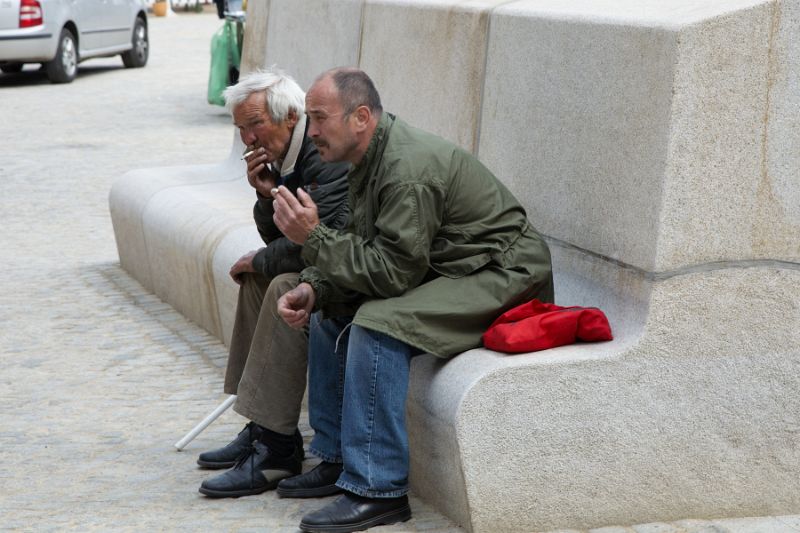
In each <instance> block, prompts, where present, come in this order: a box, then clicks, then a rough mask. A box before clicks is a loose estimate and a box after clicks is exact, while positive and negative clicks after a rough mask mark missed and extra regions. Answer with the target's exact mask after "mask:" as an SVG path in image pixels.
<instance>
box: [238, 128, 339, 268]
mask: <svg viewBox="0 0 800 533" xmlns="http://www.w3.org/2000/svg"><path fill="white" fill-rule="evenodd" d="M348 170H349V165H347V164H344V165H341V164H326V163H324V162H322V161H321V160H320V158H319V154H318V153H317V151H316V147H314V145H313V144H311V143H310V141H308V144H307V145H306V150H305V152H304V159H303V165H302V170H301V171H300V174H301V176H299V177H300V180H298V181H296V182H295V183H296V184H299V183H298V182H302V184H304V185H311V184H312V183H315V184H316V188H314V189H312V190H311V191H310V194H311V198H312V199H313V200H314V202H315V203H316V204H317V210H318V215H319V217H320V221H321V222H322V223H323V224H325V225H326V226H328V227H331V228H343V227H345V225H346V224H347V221H348V217H349V213H350V211H349V208H348V203H347V171H348ZM296 186H297V185H295V187H296ZM256 194H257V196H258V200H257V201H256V204H255V206H254V207H253V218H254V219H255V222H256V227H257V228H258V233H259V234H260V235H261V239H262V240H263V241H264V242H265V243H266V244H267V245H268V246H267V247H266V248H262V249H261V250H259V251H258V253H257V254H256V256H255V257H254V258H253V268H255V270H256V271H257V272H260V273H261V274H263V275H264V276H266V277H268V278H274V277H275V276H277V275H278V274H282V273H285V272H300V271H302V270H303V268H304V267H305V266H306V265H305V262H304V261H303V259H302V257H301V255H300V252H301V249H302V247H301V246H300V245H299V244H295V243H293V242H291V241H290V240H289V239H287V238H286V237H284V236H283V233H281V231H280V230H279V229H278V227H277V226H276V225H275V222H274V221H273V219H272V215H273V214H274V212H275V211H274V209H273V208H272V198H266V197H264V196H261V195H260V194H258V193H256Z"/></svg>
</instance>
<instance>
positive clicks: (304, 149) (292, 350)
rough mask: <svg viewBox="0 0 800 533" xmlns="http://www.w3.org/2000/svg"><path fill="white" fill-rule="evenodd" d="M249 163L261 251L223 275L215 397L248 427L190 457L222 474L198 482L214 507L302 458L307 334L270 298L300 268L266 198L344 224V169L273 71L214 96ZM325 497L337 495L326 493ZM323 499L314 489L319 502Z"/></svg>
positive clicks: (266, 483)
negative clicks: (228, 305) (220, 374)
mask: <svg viewBox="0 0 800 533" xmlns="http://www.w3.org/2000/svg"><path fill="white" fill-rule="evenodd" d="M224 97H225V102H226V107H227V108H228V110H229V111H230V112H231V114H232V115H233V123H234V125H235V126H236V127H237V128H239V134H240V136H241V139H242V141H243V142H244V143H245V145H247V152H250V155H248V156H247V157H246V160H247V180H248V181H249V183H250V185H251V186H252V187H253V188H254V189H255V191H256V197H257V200H256V203H255V206H254V208H253V217H254V219H255V223H256V226H257V228H258V231H259V233H260V234H261V238H262V239H263V240H264V243H265V244H267V246H266V247H264V248H261V249H259V250H253V251H251V252H249V253H247V254H245V255H243V256H242V257H241V258H240V259H239V260H238V261H236V263H235V264H234V265H233V267H231V270H230V275H231V277H232V278H233V279H234V281H236V283H238V284H239V285H240V290H239V301H238V305H237V308H236V319H235V323H234V328H233V337H232V339H231V346H230V355H229V357H228V365H227V369H226V373H225V388H224V390H225V392H226V393H228V394H237V395H238V396H237V399H236V403H235V404H234V407H233V408H234V410H235V411H236V412H237V413H239V414H240V415H242V416H244V417H246V418H248V419H249V420H251V422H250V423H248V424H247V425H246V426H245V428H244V429H243V430H242V431H241V432H240V433H239V435H238V436H237V437H236V438H235V439H233V441H231V442H230V443H229V444H227V445H226V446H224V447H222V448H219V449H217V450H213V451H210V452H206V453H202V454H200V457H199V458H198V460H197V463H198V464H199V465H200V466H202V467H205V468H211V469H222V468H230V467H233V468H231V469H230V470H228V471H227V472H225V473H223V474H221V475H218V476H215V477H213V478H210V479H207V480H206V481H204V482H203V483H202V485H201V486H200V492H201V493H203V494H205V495H207V496H210V497H216V498H222V497H238V496H245V495H250V494H259V493H262V492H264V491H266V490H270V489H273V488H275V487H276V486H277V484H278V482H279V481H280V480H281V479H283V478H285V477H288V476H291V475H295V474H299V473H300V471H301V466H302V465H301V463H302V460H303V458H304V452H303V441H302V438H301V436H300V432H299V431H298V429H297V423H298V419H299V417H300V406H301V402H302V399H303V394H304V392H305V387H306V372H307V346H308V333H307V331H305V330H296V329H292V328H290V327H289V326H287V325H286V324H285V323H284V321H283V320H281V319H280V318H279V317H278V315H277V313H276V303H277V301H278V299H279V298H280V297H281V296H282V295H283V294H284V293H285V292H287V291H289V290H291V289H292V288H294V287H295V286H296V285H297V282H298V276H299V274H298V273H299V272H300V271H301V270H303V268H304V267H305V264H304V262H303V260H302V259H301V257H300V252H301V250H302V247H301V246H300V245H297V244H294V243H292V242H291V241H289V240H288V239H287V238H286V237H285V236H284V235H283V234H282V233H281V231H280V230H279V229H278V228H277V226H276V225H275V223H274V221H273V219H272V217H273V206H272V202H273V200H272V196H271V195H270V189H272V188H274V187H277V186H279V185H283V186H285V187H286V188H288V189H289V190H291V191H292V192H293V193H296V191H297V190H298V189H300V188H302V189H303V190H304V191H306V192H308V194H310V195H311V197H312V198H314V201H315V202H316V203H317V205H318V206H319V208H320V213H321V218H323V219H325V220H326V225H328V226H332V227H344V225H345V224H346V222H347V218H348V214H349V212H348V207H347V179H346V174H347V171H348V166H349V165H347V164H341V163H339V164H332V163H325V162H323V161H321V160H320V157H319V154H318V153H317V148H316V147H315V146H314V144H313V143H312V142H311V140H310V139H309V138H308V136H307V127H308V126H307V123H306V116H305V93H304V92H303V90H302V89H301V88H300V86H299V85H298V84H297V83H296V82H295V81H294V80H293V79H292V78H291V77H289V76H287V75H286V74H284V73H283V72H281V71H279V70H276V69H272V70H269V71H257V72H253V73H251V74H248V75H247V76H243V77H242V78H241V79H240V80H239V82H238V83H237V84H236V85H234V86H231V87H228V88H227V89H226V90H225V92H224ZM330 490H332V491H336V490H338V489H337V488H336V487H335V486H332V487H330ZM324 492H325V490H322V493H324Z"/></svg>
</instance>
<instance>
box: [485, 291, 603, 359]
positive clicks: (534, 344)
mask: <svg viewBox="0 0 800 533" xmlns="http://www.w3.org/2000/svg"><path fill="white" fill-rule="evenodd" d="M482 338H483V345H484V346H486V347H487V348H489V349H491V350H497V351H499V352H509V353H520V352H535V351H538V350H546V349H547V348H555V347H556V346H563V345H565V344H572V343H574V342H575V341H576V340H581V341H610V340H611V339H613V338H614V337H613V336H612V335H611V326H610V325H609V324H608V318H606V315H605V313H603V312H602V311H601V310H600V309H597V308H596V307H577V306H575V307H561V306H560V305H555V304H546V303H543V302H540V301H539V300H531V301H530V302H527V303H524V304H522V305H520V306H517V307H515V308H513V309H510V310H508V311H506V312H505V313H503V314H502V315H500V317H499V318H498V319H497V320H495V321H494V322H493V323H492V325H491V326H489V329H487V330H486V333H484V334H483V337H482Z"/></svg>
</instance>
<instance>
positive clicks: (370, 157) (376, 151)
mask: <svg viewBox="0 0 800 533" xmlns="http://www.w3.org/2000/svg"><path fill="white" fill-rule="evenodd" d="M395 118H396V117H395V116H394V115H392V114H391V113H387V112H386V111H384V112H383V113H381V118H380V119H378V125H377V126H376V127H375V132H374V133H373V134H372V139H370V141H369V146H367V151H366V152H364V157H362V158H361V161H360V162H359V163H358V165H356V166H355V167H353V170H352V171H351V172H350V185H351V186H353V187H355V188H357V189H358V190H360V189H361V188H362V187H363V186H364V184H365V183H366V181H367V177H368V176H369V175H371V174H372V173H373V171H374V169H375V168H376V167H377V166H378V164H379V163H380V161H381V159H382V158H383V150H384V149H385V148H386V141H387V140H388V138H389V132H390V131H391V130H392V126H393V125H394V121H395Z"/></svg>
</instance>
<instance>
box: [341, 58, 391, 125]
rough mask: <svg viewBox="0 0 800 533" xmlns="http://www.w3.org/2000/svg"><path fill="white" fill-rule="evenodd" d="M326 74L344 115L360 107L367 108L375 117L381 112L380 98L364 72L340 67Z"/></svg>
mask: <svg viewBox="0 0 800 533" xmlns="http://www.w3.org/2000/svg"><path fill="white" fill-rule="evenodd" d="M328 74H329V75H330V77H331V78H332V79H333V84H334V85H335V86H336V90H337V91H338V93H339V101H340V102H341V103H342V107H343V108H344V113H345V115H349V114H350V113H352V112H353V111H355V110H356V109H358V108H359V107H361V106H362V105H364V106H367V108H369V110H370V111H371V112H372V113H373V114H375V115H380V114H381V113H382V112H383V106H382V105H381V97H380V95H379V94H378V90H377V89H376V88H375V84H374V83H372V80H371V79H370V77H369V76H367V73H366V72H364V71H363V70H361V69H357V68H352V67H342V68H337V69H333V70H331V71H329V72H328Z"/></svg>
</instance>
